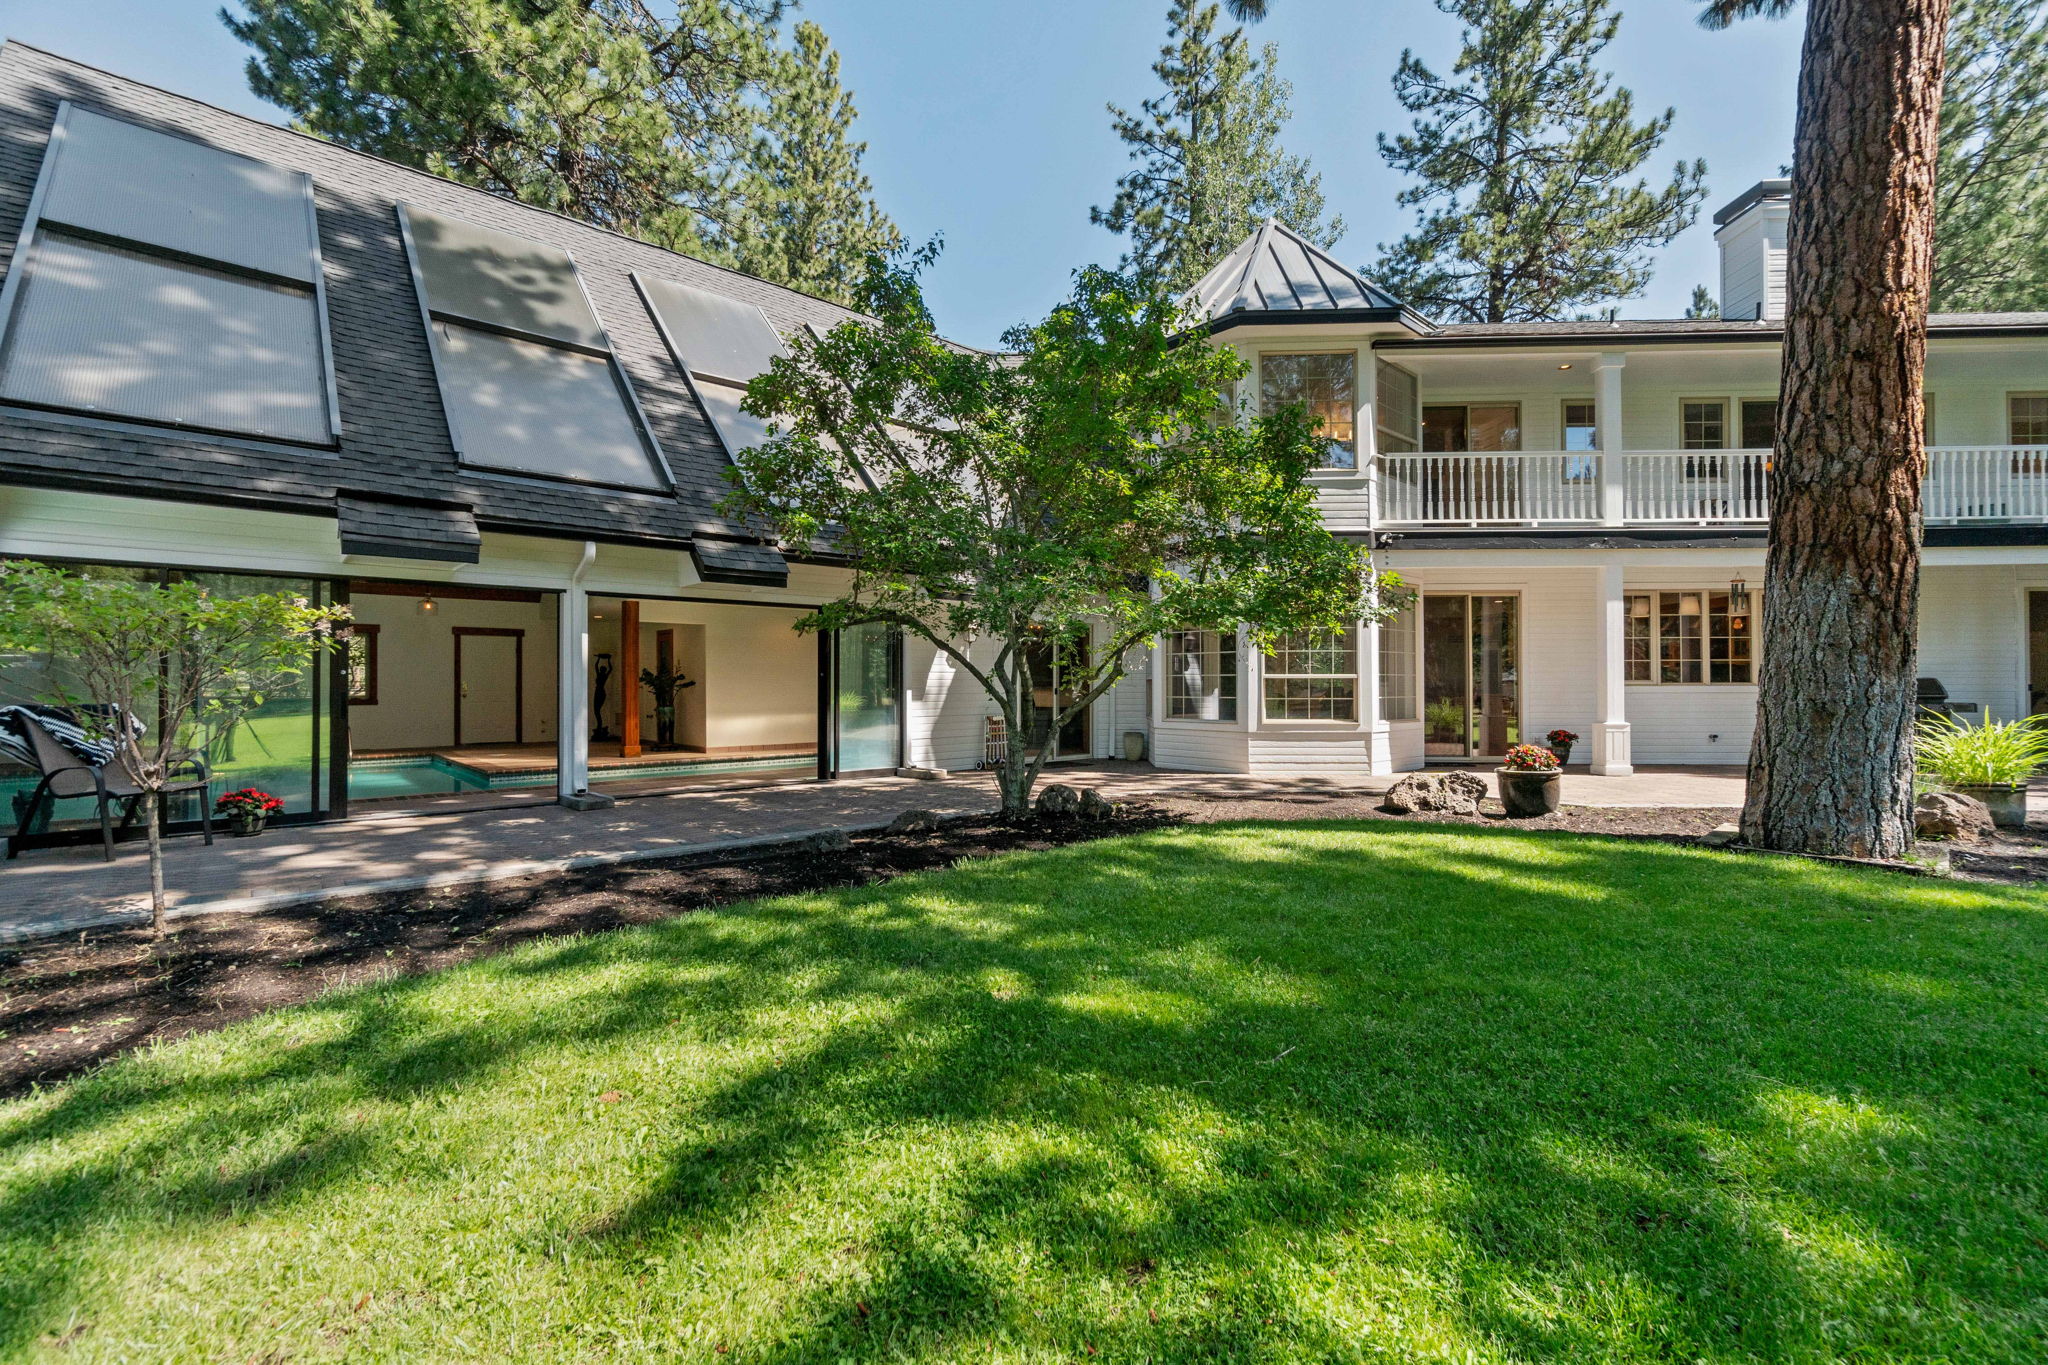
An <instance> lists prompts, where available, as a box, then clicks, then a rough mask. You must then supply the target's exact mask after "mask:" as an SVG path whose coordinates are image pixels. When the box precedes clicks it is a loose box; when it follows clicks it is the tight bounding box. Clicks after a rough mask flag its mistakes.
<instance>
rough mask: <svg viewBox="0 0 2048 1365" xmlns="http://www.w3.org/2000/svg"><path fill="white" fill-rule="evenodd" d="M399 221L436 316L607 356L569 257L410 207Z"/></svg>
mask: <svg viewBox="0 0 2048 1365" xmlns="http://www.w3.org/2000/svg"><path fill="white" fill-rule="evenodd" d="M405 219H406V227H407V230H408V231H409V233H410V234H411V238H412V246H413V255H414V258H415V260H416V261H417V263H418V266H419V272H420V279H421V281H422V282H423V283H424V284H425V285H426V290H427V304H428V306H429V307H430V308H432V309H433V311H434V312H435V313H437V314H439V315H441V316H443V317H451V318H461V319H464V320H467V321H470V322H481V323H484V324H486V325H488V326H492V327H502V328H504V329H506V330H507V331H513V332H524V333H526V334H527V335H529V336H538V337H547V338H550V339H552V340H555V341H564V342H567V343H569V344H570V345H572V346H581V347H584V348H586V349H588V350H593V351H609V350H610V349H611V348H610V346H609V345H608V344H607V343H606V341H605V335H604V329H603V328H602V327H600V326H599V325H598V321H597V314H596V313H594V312H592V311H591V307H590V300H589V299H587V298H585V297H584V294H583V287H582V285H581V284H579V283H578V282H577V279H576V266H575V263H574V262H573V261H571V260H570V259H569V253H568V252H566V251H563V250H562V249H560V248H559V247H552V246H548V245H547V244H546V243H544V242H536V241H533V240H531V239H530V238H526V237H517V236H514V235H513V234H511V233H509V232H499V231H498V230H496V229H495V228H487V227H482V226H479V225H478V224H476V223H471V222H467V221H465V220H463V219H460V218H450V217H446V216H444V215H442V214H438V213H434V212H431V211H430V210H427V209H423V208H419V207H418V206H416V205H412V204H408V205H406V206H405Z"/></svg>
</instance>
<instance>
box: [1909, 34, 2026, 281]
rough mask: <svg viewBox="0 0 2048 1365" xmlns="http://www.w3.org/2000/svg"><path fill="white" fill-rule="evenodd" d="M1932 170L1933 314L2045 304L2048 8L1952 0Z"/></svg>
mask: <svg viewBox="0 0 2048 1365" xmlns="http://www.w3.org/2000/svg"><path fill="white" fill-rule="evenodd" d="M1940 157H1941V160H1940V164H1939V167H1938V169H1937V171H1936V174H1935V208H1934V225H1935V232H1934V284H1933V306H1934V309H1935V311H1937V312H1999V311H2005V310H2014V311H2025V310H2031V309H2044V308H2048V232H2043V231H2042V226H2041V225H2042V224H2043V223H2044V222H2048V10H2044V9H2043V8H2042V6H2041V4H2040V0H1955V11H1954V15H1953V18H1952V20H1951V23H1950V27H1949V36H1948V70H1947V76H1946V80H1945V82H1944V92H1943V98H1942V105H1941V151H1940Z"/></svg>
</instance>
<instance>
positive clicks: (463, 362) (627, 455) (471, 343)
mask: <svg viewBox="0 0 2048 1365" xmlns="http://www.w3.org/2000/svg"><path fill="white" fill-rule="evenodd" d="M434 327H435V330H436V331H437V332H438V333H439V337H440V354H441V360H442V362H443V363H444V365H445V366H446V372H445V373H444V374H443V376H442V379H443V383H442V390H443V392H444V393H446V395H447V399H448V404H449V407H450V408H451V409H452V414H451V415H452V416H453V417H454V418H455V425H456V428H457V430H458V431H459V432H460V433H461V437H462V458H463V460H464V461H465V462H466V463H469V464H475V465H486V466H489V467H490V468H493V469H505V470H513V471H517V472H519V473H524V474H546V475H551V476H553V477H555V478H562V479H581V480H584V481H586V482H590V483H608V484H619V485H623V486H625V487H628V488H665V487H667V484H666V482H665V481H664V480H663V479H662V477H661V475H660V474H659V472H658V471H657V469H656V468H655V464H654V460H653V457H652V455H651V454H650V452H649V451H648V449H647V445H646V443H645V442H644V441H642V440H641V437H640V431H639V428H638V427H637V426H636V425H635V424H634V422H633V419H632V418H631V417H630V416H629V415H628V414H627V410H626V395H625V394H624V392H622V391H621V389H620V387H619V384H620V381H619V379H618V378H616V377H615V375H614V374H613V371H612V366H611V362H610V361H609V360H607V359H605V358H603V357H601V356H593V355H587V354H585V353H584V352H582V351H571V350H565V349H564V348H562V347H559V346H547V345H542V344H540V343H538V342H531V341H520V340H517V339H515V338H512V337H508V336H504V335H501V334H500V333H497V332H487V331H483V330H481V329H479V328H474V327H464V326H461V325H460V324H457V323H450V322H436V323H435V324H434Z"/></svg>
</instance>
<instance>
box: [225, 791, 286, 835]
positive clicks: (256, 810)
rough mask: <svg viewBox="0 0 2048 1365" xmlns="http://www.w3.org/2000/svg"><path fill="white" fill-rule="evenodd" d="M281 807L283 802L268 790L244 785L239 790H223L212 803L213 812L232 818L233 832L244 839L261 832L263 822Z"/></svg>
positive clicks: (281, 808)
mask: <svg viewBox="0 0 2048 1365" xmlns="http://www.w3.org/2000/svg"><path fill="white" fill-rule="evenodd" d="M283 809H284V802H282V801H280V800H278V799H277V798H276V797H274V796H272V795H271V794H270V793H269V792H266V791H258V790H256V788H254V787H244V788H242V789H241V790H240V791H232V792H223V793H221V796H220V799H219V800H217V801H215V802H214V803H213V813H214V814H215V815H224V816H226V817H227V818H228V819H230V820H232V821H233V822H234V825H235V833H236V834H239V835H241V836H242V837H243V838H245V839H246V838H249V837H251V836H253V835H257V834H261V833H262V832H263V822H264V821H266V820H268V819H269V818H270V817H271V816H273V815H276V814H277V813H278V812H279V811H282V810H283Z"/></svg>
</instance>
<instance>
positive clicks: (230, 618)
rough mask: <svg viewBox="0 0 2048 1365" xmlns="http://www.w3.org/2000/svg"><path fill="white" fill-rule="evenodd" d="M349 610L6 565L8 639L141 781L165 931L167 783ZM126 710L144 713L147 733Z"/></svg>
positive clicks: (2, 600)
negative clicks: (163, 813) (44, 660)
mask: <svg viewBox="0 0 2048 1365" xmlns="http://www.w3.org/2000/svg"><path fill="white" fill-rule="evenodd" d="M347 620H348V608H346V607H317V606H313V605H311V604H309V603H308V602H307V601H306V599H305V598H303V597H296V596H290V595H287V594H283V593H257V594H254V595H251V596H247V597H224V596H220V595H217V594H215V593H212V592H209V591H208V590H207V589H206V587H205V586H203V585H202V584H199V583H193V582H178V583H157V582H151V581H147V580H140V579H136V578H132V577H124V576H108V575H95V574H93V573H90V572H73V571H71V570H67V569H59V568H55V567H53V566H51V565H47V564H35V563H30V562H27V561H16V562H13V563H7V564H0V647H5V648H14V649H28V650H36V651H40V652H42V653H44V654H46V655H47V656H48V657H49V658H50V660H51V662H52V665H53V666H52V669H51V673H50V682H49V684H48V686H47V688H46V689H45V692H44V696H43V699H44V700H46V701H48V702H51V703H53V704H55V705H58V706H70V707H87V708H90V709H84V710H81V711H79V713H78V714H79V718H80V720H81V722H82V723H83V724H84V725H85V726H86V728H87V731H88V733H90V734H92V736H93V737H94V738H95V739H97V740H99V741H100V742H102V743H105V744H111V745H113V746H115V749H116V752H117V753H119V754H120V755H121V756H122V757H123V758H125V760H126V766H127V768H128V770H129V771H130V772H132V773H133V774H134V776H135V781H136V784H137V785H138V786H140V787H141V788H142V791H143V809H144V815H145V816H146V824H147V833H148V837H149V895H150V924H151V927H152V928H153V930H154V931H155V933H156V934H157V935H158V936H159V937H161V936H162V934H163V931H164V865H163V842H162V835H161V831H160V830H159V828H158V824H159V821H158V810H159V807H160V805H161V803H162V798H163V789H164V787H165V786H166V785H167V784H168V783H169V782H170V781H171V779H172V777H173V776H174V775H175V774H176V773H177V772H178V770H179V769H180V768H182V767H184V766H185V765H187V764H190V763H191V762H192V761H193V760H195V759H199V758H202V757H203V754H204V748H205V743H206V740H205V736H206V735H208V734H226V733H230V732H232V731H233V729H234V727H235V726H236V725H237V724H239V723H240V722H241V720H242V719H243V718H244V717H245V716H247V715H248V713H249V712H250V711H251V710H252V709H253V708H255V707H257V706H260V705H261V704H262V702H263V699H264V697H265V696H267V695H269V694H271V693H273V692H275V691H276V690H277V689H278V688H279V687H282V686H284V685H285V684H287V683H289V682H291V681H292V680H293V679H295V678H297V677H299V676H300V675H302V674H303V673H304V672H305V671H306V669H307V668H308V667H309V666H310V664H311V663H312V661H313V659H314V658H315V657H316V656H317V655H319V654H320V653H322V652H324V651H325V650H327V649H330V648H332V647H333V646H334V644H335V637H336V632H337V629H338V628H339V627H341V626H343V625H344V624H345V623H346V622H347ZM129 717H133V718H135V719H137V720H140V721H141V722H142V723H143V729H142V732H141V733H139V734H138V733H136V727H135V726H133V725H131V724H129V723H128V718H129Z"/></svg>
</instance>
